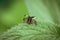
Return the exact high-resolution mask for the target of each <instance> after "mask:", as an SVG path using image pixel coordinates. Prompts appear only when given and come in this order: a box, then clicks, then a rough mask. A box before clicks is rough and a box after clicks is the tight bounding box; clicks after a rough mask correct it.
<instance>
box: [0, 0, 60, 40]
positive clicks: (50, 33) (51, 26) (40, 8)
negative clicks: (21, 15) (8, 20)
mask: <svg viewBox="0 0 60 40" xmlns="http://www.w3.org/2000/svg"><path fill="white" fill-rule="evenodd" d="M47 2H48V3H47ZM25 3H26V6H27V8H28V10H29V13H30V14H29V15H30V16H35V17H36V21H37V25H34V24H31V25H29V24H26V23H19V24H18V25H16V26H14V27H11V29H8V30H7V31H6V32H3V34H1V35H0V40H60V32H59V31H60V25H59V23H60V20H59V17H60V16H59V15H60V14H59V13H60V12H59V9H58V8H59V7H58V5H57V4H58V3H57V2H56V0H50V1H49V0H47V1H44V0H25Z"/></svg>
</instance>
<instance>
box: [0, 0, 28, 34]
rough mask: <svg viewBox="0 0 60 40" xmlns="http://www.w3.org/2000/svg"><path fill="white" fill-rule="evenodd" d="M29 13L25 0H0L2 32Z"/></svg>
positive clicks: (19, 21) (0, 27)
mask: <svg viewBox="0 0 60 40" xmlns="http://www.w3.org/2000/svg"><path fill="white" fill-rule="evenodd" d="M25 14H28V10H27V8H26V5H25V3H24V0H0V33H2V32H4V31H6V30H7V29H9V28H11V27H12V26H14V25H17V24H18V23H21V22H23V20H22V19H23V17H24V15H25Z"/></svg>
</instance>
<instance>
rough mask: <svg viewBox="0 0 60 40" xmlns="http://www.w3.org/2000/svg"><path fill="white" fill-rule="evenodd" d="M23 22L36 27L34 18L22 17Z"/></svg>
mask: <svg viewBox="0 0 60 40" xmlns="http://www.w3.org/2000/svg"><path fill="white" fill-rule="evenodd" d="M23 21H24V22H26V23H28V24H35V25H37V22H36V20H35V17H34V16H29V15H24V18H23Z"/></svg>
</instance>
